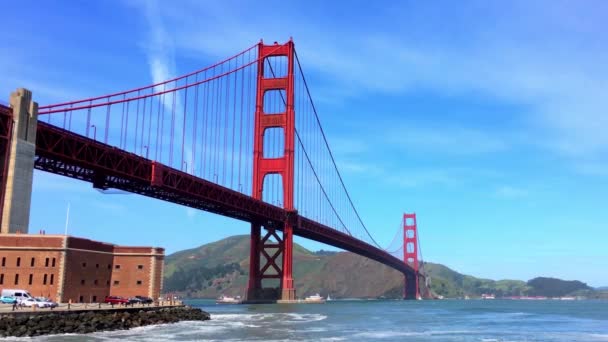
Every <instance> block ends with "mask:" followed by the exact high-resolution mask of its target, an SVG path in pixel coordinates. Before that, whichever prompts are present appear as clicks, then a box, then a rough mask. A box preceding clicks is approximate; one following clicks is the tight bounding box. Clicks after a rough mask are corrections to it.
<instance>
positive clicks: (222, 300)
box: [215, 295, 242, 304]
mask: <svg viewBox="0 0 608 342" xmlns="http://www.w3.org/2000/svg"><path fill="white" fill-rule="evenodd" d="M241 302H242V300H241V296H236V297H230V296H224V295H221V296H219V297H218V298H217V299H216V300H215V304H241Z"/></svg>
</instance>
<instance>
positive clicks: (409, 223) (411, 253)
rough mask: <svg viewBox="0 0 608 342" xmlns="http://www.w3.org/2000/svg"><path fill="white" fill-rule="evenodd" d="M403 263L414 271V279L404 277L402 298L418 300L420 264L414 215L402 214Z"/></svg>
mask: <svg viewBox="0 0 608 342" xmlns="http://www.w3.org/2000/svg"><path fill="white" fill-rule="evenodd" d="M403 261H404V262H405V263H406V264H408V265H410V266H411V267H412V268H413V269H414V271H415V276H414V277H412V276H409V277H408V276H406V277H405V293H404V298H407V299H418V298H420V288H419V284H418V280H419V279H418V278H419V277H418V272H419V269H420V264H419V260H418V226H417V224H416V214H415V213H414V214H403Z"/></svg>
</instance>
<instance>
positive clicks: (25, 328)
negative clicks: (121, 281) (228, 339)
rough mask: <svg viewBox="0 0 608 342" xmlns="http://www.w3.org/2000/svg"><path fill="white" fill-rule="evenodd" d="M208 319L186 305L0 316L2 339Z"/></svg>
mask: <svg viewBox="0 0 608 342" xmlns="http://www.w3.org/2000/svg"><path fill="white" fill-rule="evenodd" d="M209 319H210V315H209V313H207V312H205V311H203V310H201V309H198V308H192V307H190V306H186V305H177V306H160V307H156V306H150V307H120V308H102V309H99V308H91V309H80V310H61V309H59V310H57V309H54V310H37V311H30V310H27V311H26V310H23V311H22V310H17V311H9V312H1V313H0V337H25V336H27V337H33V336H42V335H57V334H70V333H72V334H88V333H94V332H100V331H112V330H128V329H131V328H136V327H142V326H147V325H158V324H170V323H177V322H180V321H206V320H209Z"/></svg>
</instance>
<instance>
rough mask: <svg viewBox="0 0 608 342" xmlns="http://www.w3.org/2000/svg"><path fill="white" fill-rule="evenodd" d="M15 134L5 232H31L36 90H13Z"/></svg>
mask: <svg viewBox="0 0 608 342" xmlns="http://www.w3.org/2000/svg"><path fill="white" fill-rule="evenodd" d="M10 106H11V108H12V111H13V134H12V139H11V141H10V150H9V152H8V156H7V157H8V158H7V161H8V164H7V166H8V168H6V169H5V170H6V171H5V173H4V174H5V177H6V178H5V179H6V182H5V183H4V184H3V189H2V191H3V196H2V197H3V206H2V222H1V224H0V232H1V233H17V232H21V233H27V232H28V227H29V222H30V204H31V199H32V182H33V178H34V157H35V154H36V126H37V124H38V104H37V103H36V102H34V101H32V92H31V91H29V90H27V89H23V88H20V89H17V90H16V91H15V92H13V93H12V94H11V97H10Z"/></svg>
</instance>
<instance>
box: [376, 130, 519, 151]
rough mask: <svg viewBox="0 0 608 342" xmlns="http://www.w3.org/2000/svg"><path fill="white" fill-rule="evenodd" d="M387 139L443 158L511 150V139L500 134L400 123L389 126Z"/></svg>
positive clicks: (410, 149)
mask: <svg viewBox="0 0 608 342" xmlns="http://www.w3.org/2000/svg"><path fill="white" fill-rule="evenodd" d="M389 127H390V128H389V129H388V133H386V134H385V135H379V136H384V137H385V139H386V141H387V142H388V143H389V144H392V145H395V146H398V147H400V148H403V149H407V150H409V151H412V152H415V151H419V152H429V151H430V152H438V153H441V154H455V155H475V154H485V153H493V152H500V151H505V150H507V149H509V148H510V147H511V144H512V143H513V141H512V139H506V138H504V137H502V136H499V135H498V134H497V133H495V132H494V133H493V132H484V131H482V130H479V129H473V128H468V127H463V126H458V125H450V124H441V125H438V124H434V125H433V126H432V127H431V126H429V125H424V124H419V123H401V124H399V125H397V126H396V127H395V126H394V125H393V126H389Z"/></svg>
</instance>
